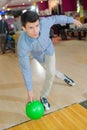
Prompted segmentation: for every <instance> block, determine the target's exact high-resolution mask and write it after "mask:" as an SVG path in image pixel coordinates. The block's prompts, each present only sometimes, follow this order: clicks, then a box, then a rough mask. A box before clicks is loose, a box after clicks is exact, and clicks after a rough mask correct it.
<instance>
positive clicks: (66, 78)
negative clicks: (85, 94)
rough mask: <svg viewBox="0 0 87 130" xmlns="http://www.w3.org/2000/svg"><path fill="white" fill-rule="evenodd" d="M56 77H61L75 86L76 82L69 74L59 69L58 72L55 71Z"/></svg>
mask: <svg viewBox="0 0 87 130" xmlns="http://www.w3.org/2000/svg"><path fill="white" fill-rule="evenodd" d="M55 75H56V77H58V78H60V79H61V80H64V82H65V83H66V84H68V85H70V86H74V85H75V82H74V81H73V80H72V79H71V78H69V77H68V76H67V75H65V74H63V73H61V72H60V71H59V70H56V73H55Z"/></svg>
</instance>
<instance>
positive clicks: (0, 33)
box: [0, 14, 9, 54]
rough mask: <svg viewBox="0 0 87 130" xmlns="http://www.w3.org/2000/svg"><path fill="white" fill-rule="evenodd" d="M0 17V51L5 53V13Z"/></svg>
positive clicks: (6, 31)
mask: <svg viewBox="0 0 87 130" xmlns="http://www.w3.org/2000/svg"><path fill="white" fill-rule="evenodd" d="M1 18H2V19H1V20H0V47H1V53H2V54H5V47H6V41H7V36H8V34H9V27H8V23H7V22H6V20H5V14H2V15H1Z"/></svg>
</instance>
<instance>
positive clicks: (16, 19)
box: [14, 14, 19, 22]
mask: <svg viewBox="0 0 87 130" xmlns="http://www.w3.org/2000/svg"><path fill="white" fill-rule="evenodd" d="M18 19H19V15H18V14H15V15H14V20H15V22H16V21H18Z"/></svg>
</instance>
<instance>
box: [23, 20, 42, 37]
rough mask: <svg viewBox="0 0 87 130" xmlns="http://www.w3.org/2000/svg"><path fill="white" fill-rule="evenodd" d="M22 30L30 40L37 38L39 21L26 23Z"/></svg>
mask: <svg viewBox="0 0 87 130" xmlns="http://www.w3.org/2000/svg"><path fill="white" fill-rule="evenodd" d="M23 30H24V31H26V32H27V34H28V36H29V37H31V38H38V37H39V32H40V21H39V20H37V21H36V22H33V23H31V22H27V24H26V26H25V27H23Z"/></svg>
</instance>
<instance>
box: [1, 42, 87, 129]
mask: <svg viewBox="0 0 87 130" xmlns="http://www.w3.org/2000/svg"><path fill="white" fill-rule="evenodd" d="M54 46H55V51H56V59H57V63H56V64H57V68H59V69H60V70H62V72H63V73H66V72H67V73H66V74H68V75H69V76H70V77H72V78H73V79H74V80H75V81H76V85H75V87H70V86H68V85H66V84H65V83H64V81H62V80H60V79H57V78H55V80H54V84H53V87H52V90H51V93H50V95H49V97H48V100H49V102H50V104H51V110H50V111H47V112H45V114H49V113H51V112H53V111H56V110H59V109H61V108H64V107H67V106H70V105H71V104H74V103H80V102H83V101H85V100H87V76H85V75H86V74H87V49H86V48H87V44H86V41H78V40H71V41H61V42H60V43H58V44H57V43H56V44H54ZM31 66H32V75H33V77H32V80H33V89H34V94H35V97H34V98H35V99H39V97H40V91H41V89H42V84H43V81H44V77H45V71H44V69H43V68H42V67H41V66H40V65H39V63H37V61H35V60H34V61H33V62H32V63H31ZM0 68H1V70H0V130H5V129H7V128H10V127H12V126H15V125H18V124H20V123H23V122H26V121H28V120H30V119H29V118H28V117H27V116H26V114H25V106H26V102H27V91H26V89H25V86H24V82H23V78H22V75H21V71H20V69H19V65H18V59H17V56H16V55H15V54H11V53H8V54H5V55H0Z"/></svg>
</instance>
